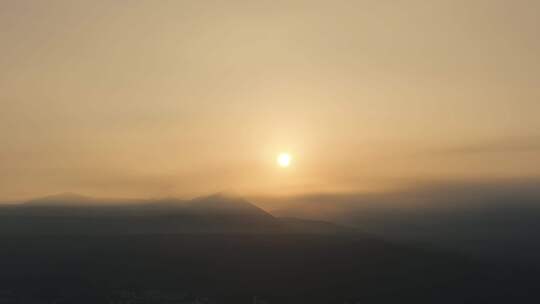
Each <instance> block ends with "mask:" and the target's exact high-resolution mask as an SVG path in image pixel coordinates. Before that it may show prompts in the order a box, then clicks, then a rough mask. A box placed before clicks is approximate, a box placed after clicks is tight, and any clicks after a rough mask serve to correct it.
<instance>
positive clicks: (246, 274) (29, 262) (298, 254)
mask: <svg viewBox="0 0 540 304" xmlns="http://www.w3.org/2000/svg"><path fill="white" fill-rule="evenodd" d="M0 244H1V247H0V284H1V285H0V286H1V287H0V303H197V301H198V303H205V302H207V303H254V302H257V303H344V302H348V303H534V302H536V300H538V299H540V297H539V296H538V293H539V291H538V290H537V284H536V279H537V277H536V276H535V273H534V272H532V271H531V270H524V269H521V270H520V269H516V268H508V267H505V266H500V265H499V266H496V265H489V264H483V263H479V262H477V261H474V260H469V259H467V258H465V257H460V256H457V255H453V254H447V253H441V252H435V251H426V250H423V249H417V248H413V247H408V246H402V245H396V244H391V243H387V242H383V241H380V240H376V239H370V238H367V237H360V236H350V235H349V236H338V235H327V236H322V235H292V234H289V235H277V234H276V235H268V234H266V235H210V234H196V235H145V236H142V235H138V236H137V235H131V236H130V235H124V236H120V235H115V236H97V235H96V236H75V235H71V236H2V237H1V238H0Z"/></svg>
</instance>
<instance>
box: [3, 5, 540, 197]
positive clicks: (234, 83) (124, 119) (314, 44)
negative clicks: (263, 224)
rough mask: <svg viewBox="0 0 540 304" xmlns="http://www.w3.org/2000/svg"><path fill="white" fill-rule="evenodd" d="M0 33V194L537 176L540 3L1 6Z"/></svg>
mask: <svg viewBox="0 0 540 304" xmlns="http://www.w3.org/2000/svg"><path fill="white" fill-rule="evenodd" d="M0 28H1V29H2V30H1V31H0V44H1V48H0V54H1V56H0V106H1V111H0V168H1V171H2V174H1V175H0V200H1V201H6V202H10V201H17V200H23V199H28V198H32V197H36V196H42V195H47V194H53V193H59V192H66V191H69V192H78V193H84V194H87V195H93V196H101V197H168V196H180V197H193V196H196V195H201V194H207V193H211V192H215V191H233V192H235V193H241V194H242V195H250V196H260V195H270V196H287V195H305V194H310V193H343V192H346V193H350V192H354V193H369V192H381V191H382V192H384V191H387V190H389V189H391V190H394V189H399V188H402V187H408V186H410V185H415V186H416V185H417V184H418V183H421V184H424V183H431V182H437V183H439V182H452V183H455V182H460V183H463V182H464V183H468V182H474V183H479V182H480V183H491V182H494V183H501V182H502V183H503V184H504V183H505V181H509V182H510V183H516V182H521V181H527V180H529V179H535V178H537V177H539V176H540V167H539V166H537V165H534V164H538V163H540V119H539V115H540V102H539V98H540V83H539V79H540V61H539V60H538V54H539V53H540V39H538V28H540V2H538V1H534V0H529V1H527V0H520V1H503V0H478V1H461V0H459V1H442V0H430V1H427V0H426V1H418V0H414V1H379V0H377V1H318V0H317V1H296V0H292V1H129V2H126V1H55V0H50V1H28V0H16V1H15V0H13V1H12V0H2V1H0ZM279 153H288V155H290V157H291V162H290V166H288V167H287V168H282V167H280V166H277V165H276V157H277V156H278V154H279Z"/></svg>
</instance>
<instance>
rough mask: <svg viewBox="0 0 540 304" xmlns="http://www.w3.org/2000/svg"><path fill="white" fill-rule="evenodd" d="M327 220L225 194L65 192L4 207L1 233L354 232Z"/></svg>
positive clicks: (0, 225)
mask: <svg viewBox="0 0 540 304" xmlns="http://www.w3.org/2000/svg"><path fill="white" fill-rule="evenodd" d="M350 231H351V230H349V229H346V228H340V227H339V226H337V225H333V224H330V223H325V222H316V221H308V220H300V219H291V218H288V219H280V218H276V217H274V216H272V215H271V214H269V213H268V212H266V211H264V210H263V209H261V208H259V207H257V206H255V205H253V204H252V203H250V202H248V201H247V200H245V199H243V198H241V197H236V196H231V195H224V194H214V195H210V196H203V197H198V198H195V199H192V200H181V199H175V198H168V199H155V200H102V199H95V198H91V197H86V196H82V195H77V194H72V193H68V194H60V195H53V196H48V197H45V198H39V199H34V200H30V201H28V202H24V203H22V204H19V205H15V206H14V205H11V206H3V207H1V208H0V234H4V235H5V234H33V235H35V234H48V235H50V234H62V235H65V234H73V235H74V234H112V235H115V234H156V233H158V234H175V233H215V234H230V233H246V234H257V233H259V234H260V233H265V234H268V233H273V234H276V233H278V234H283V233H308V234H333V233H349V232H350Z"/></svg>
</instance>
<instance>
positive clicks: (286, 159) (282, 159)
mask: <svg viewBox="0 0 540 304" xmlns="http://www.w3.org/2000/svg"><path fill="white" fill-rule="evenodd" d="M291 160H292V157H291V156H290V155H289V154H288V153H280V154H279V155H278V157H277V163H278V165H279V166H280V167H283V168H285V167H288V166H289V165H290V164H291Z"/></svg>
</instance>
